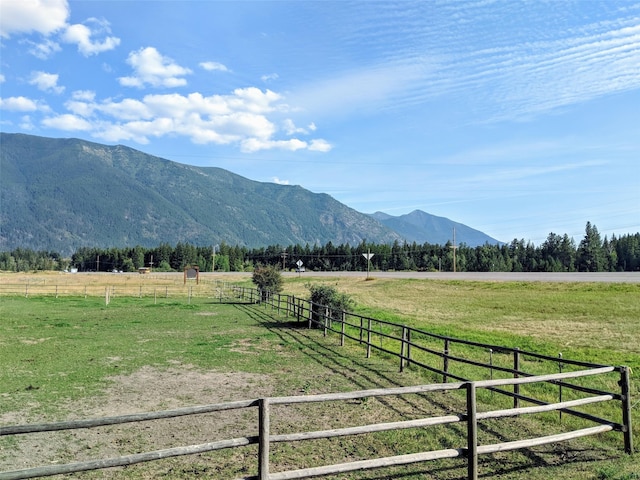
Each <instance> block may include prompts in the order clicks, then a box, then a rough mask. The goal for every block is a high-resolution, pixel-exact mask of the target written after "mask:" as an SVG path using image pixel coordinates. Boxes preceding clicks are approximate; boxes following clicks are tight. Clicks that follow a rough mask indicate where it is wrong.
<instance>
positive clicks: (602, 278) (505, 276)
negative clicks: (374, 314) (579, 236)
mask: <svg viewBox="0 0 640 480" xmlns="http://www.w3.org/2000/svg"><path fill="white" fill-rule="evenodd" d="M284 275H285V276H298V275H300V276H302V277H305V276H306V277H341V276H347V277H363V278H366V277H367V273H366V272H304V273H300V274H298V273H293V272H285V273H284ZM369 275H370V276H371V277H374V278H417V279H430V280H468V281H479V282H602V283H640V272H601V273H589V272H571V273H565V272H563V273H545V272H539V273H538V272H536V273H524V272H521V273H518V272H458V273H453V272H371V273H370V274H369Z"/></svg>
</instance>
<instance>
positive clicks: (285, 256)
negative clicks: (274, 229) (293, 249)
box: [282, 250, 289, 271]
mask: <svg viewBox="0 0 640 480" xmlns="http://www.w3.org/2000/svg"><path fill="white" fill-rule="evenodd" d="M287 255H289V254H288V253H287V251H286V250H284V251H283V252H282V271H284V261H285V259H286V258H287Z"/></svg>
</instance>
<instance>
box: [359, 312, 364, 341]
mask: <svg viewBox="0 0 640 480" xmlns="http://www.w3.org/2000/svg"><path fill="white" fill-rule="evenodd" d="M363 330H364V318H362V317H360V344H361V345H362V331H363Z"/></svg>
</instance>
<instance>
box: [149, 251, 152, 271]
mask: <svg viewBox="0 0 640 480" xmlns="http://www.w3.org/2000/svg"><path fill="white" fill-rule="evenodd" d="M151 270H153V255H151V261H150V262H149V271H151Z"/></svg>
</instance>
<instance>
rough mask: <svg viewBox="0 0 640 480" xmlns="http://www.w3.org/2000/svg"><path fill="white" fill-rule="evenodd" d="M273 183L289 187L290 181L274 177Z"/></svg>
mask: <svg viewBox="0 0 640 480" xmlns="http://www.w3.org/2000/svg"><path fill="white" fill-rule="evenodd" d="M273 183H277V184H278V185H289V180H280V179H279V178H278V177H273Z"/></svg>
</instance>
